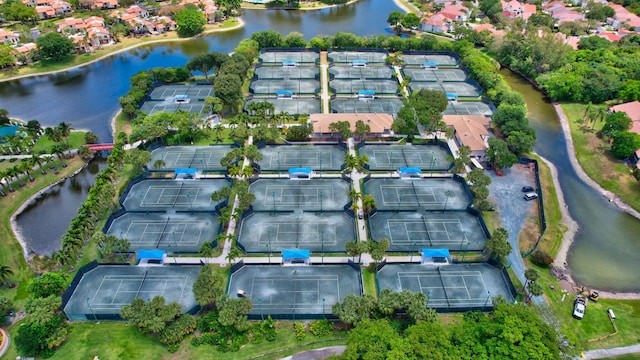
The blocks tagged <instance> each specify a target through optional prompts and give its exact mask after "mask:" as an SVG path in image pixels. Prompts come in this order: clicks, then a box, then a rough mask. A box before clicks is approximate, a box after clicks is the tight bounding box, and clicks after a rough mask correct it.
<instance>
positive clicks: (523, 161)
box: [518, 158, 547, 258]
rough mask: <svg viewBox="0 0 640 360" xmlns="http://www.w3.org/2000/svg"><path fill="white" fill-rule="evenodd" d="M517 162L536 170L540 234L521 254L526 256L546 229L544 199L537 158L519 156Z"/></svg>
mask: <svg viewBox="0 0 640 360" xmlns="http://www.w3.org/2000/svg"><path fill="white" fill-rule="evenodd" d="M518 162H519V163H520V164H523V165H529V164H533V165H534V169H535V172H536V192H537V193H538V210H539V212H540V236H539V237H538V239H537V240H536V243H535V244H534V245H533V247H532V248H531V250H529V251H528V252H526V253H524V254H522V257H523V258H526V257H527V256H529V255H531V254H532V253H533V252H534V251H536V249H537V248H538V244H539V243H540V240H541V239H542V237H543V236H544V234H545V232H546V231H547V219H546V217H545V215H544V199H543V197H542V186H541V184H540V168H539V167H538V160H535V159H529V158H519V159H518Z"/></svg>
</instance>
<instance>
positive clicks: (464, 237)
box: [460, 231, 467, 251]
mask: <svg viewBox="0 0 640 360" xmlns="http://www.w3.org/2000/svg"><path fill="white" fill-rule="evenodd" d="M465 240H467V232H466V231H463V232H462V240H460V251H462V245H463V244H464V241H465Z"/></svg>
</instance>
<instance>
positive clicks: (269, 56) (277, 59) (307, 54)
mask: <svg viewBox="0 0 640 360" xmlns="http://www.w3.org/2000/svg"><path fill="white" fill-rule="evenodd" d="M287 60H293V61H295V62H297V63H299V64H315V63H317V62H319V61H320V53H319V52H316V51H274V50H269V49H266V50H263V52H261V53H260V55H259V61H260V62H261V63H263V64H282V61H287Z"/></svg>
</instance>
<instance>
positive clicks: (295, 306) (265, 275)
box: [229, 265, 362, 320]
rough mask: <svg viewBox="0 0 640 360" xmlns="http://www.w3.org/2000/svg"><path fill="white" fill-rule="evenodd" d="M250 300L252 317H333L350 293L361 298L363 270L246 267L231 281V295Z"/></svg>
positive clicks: (346, 267) (231, 278)
mask: <svg viewBox="0 0 640 360" xmlns="http://www.w3.org/2000/svg"><path fill="white" fill-rule="evenodd" d="M238 292H242V293H244V294H245V296H246V297H248V298H249V299H251V303H252V304H253V308H252V310H251V314H250V316H251V318H253V319H260V318H266V317H267V316H269V315H271V316H272V317H274V318H287V319H291V318H293V319H299V320H302V319H312V318H318V317H321V316H323V315H331V307H332V306H333V304H335V303H337V302H341V301H342V300H344V298H345V297H346V296H347V295H349V294H354V295H356V296H360V295H362V279H361V275H360V271H359V270H356V269H354V268H353V267H351V266H349V265H312V266H275V265H244V266H243V267H241V268H240V269H239V270H237V271H236V272H234V273H232V274H231V277H230V278H229V296H230V297H236V296H238V295H237V294H238Z"/></svg>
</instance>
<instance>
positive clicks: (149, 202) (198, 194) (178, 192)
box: [122, 179, 229, 211]
mask: <svg viewBox="0 0 640 360" xmlns="http://www.w3.org/2000/svg"><path fill="white" fill-rule="evenodd" d="M228 185H229V182H228V181H227V180H225V179H206V180H205V179H200V180H181V181H176V180H170V179H163V180H160V179H145V180H143V181H141V182H139V183H137V184H135V185H133V186H132V187H131V189H130V190H129V192H128V193H126V194H125V198H124V201H122V206H123V207H124V208H125V209H127V211H166V210H169V209H175V210H181V211H207V210H208V211H212V210H214V209H215V206H216V205H217V203H216V202H214V201H213V200H211V194H212V193H213V192H214V191H218V190H220V189H222V188H223V187H225V186H228Z"/></svg>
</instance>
